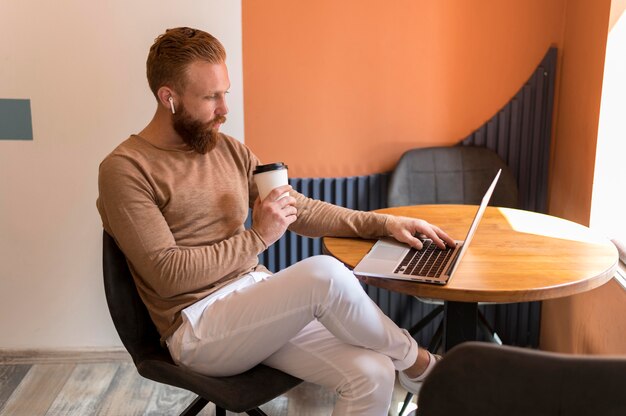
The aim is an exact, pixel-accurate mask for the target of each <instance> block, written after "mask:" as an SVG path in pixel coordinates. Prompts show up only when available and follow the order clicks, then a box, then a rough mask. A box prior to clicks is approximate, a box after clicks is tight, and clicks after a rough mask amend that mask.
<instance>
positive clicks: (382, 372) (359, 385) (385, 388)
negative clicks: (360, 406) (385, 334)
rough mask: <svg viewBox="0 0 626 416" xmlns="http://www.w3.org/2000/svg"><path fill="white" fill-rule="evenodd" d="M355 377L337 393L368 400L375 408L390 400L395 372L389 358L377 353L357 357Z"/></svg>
mask: <svg viewBox="0 0 626 416" xmlns="http://www.w3.org/2000/svg"><path fill="white" fill-rule="evenodd" d="M354 363H355V365H356V369H355V371H356V372H357V374H358V375H357V376H355V377H354V378H353V379H352V380H350V381H349V382H347V383H346V385H345V386H344V388H343V389H342V391H340V392H339V394H340V395H343V396H344V397H346V398H352V399H358V400H368V401H371V402H372V403H375V404H376V406H378V405H380V404H381V403H384V402H386V401H390V400H391V396H392V394H393V388H394V384H395V379H396V372H395V368H394V366H393V363H392V361H391V359H390V358H389V357H387V356H386V355H383V354H379V353H374V352H371V353H368V354H365V355H362V356H359V357H358V358H357V359H356V360H355V361H354Z"/></svg>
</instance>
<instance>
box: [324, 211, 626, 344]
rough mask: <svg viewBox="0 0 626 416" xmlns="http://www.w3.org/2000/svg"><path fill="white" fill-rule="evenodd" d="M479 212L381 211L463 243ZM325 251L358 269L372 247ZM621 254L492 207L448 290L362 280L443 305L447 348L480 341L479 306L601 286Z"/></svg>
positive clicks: (590, 236) (597, 239)
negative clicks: (410, 219) (425, 223)
mask: <svg viewBox="0 0 626 416" xmlns="http://www.w3.org/2000/svg"><path fill="white" fill-rule="evenodd" d="M477 209H478V207H477V206H473V205H417V206H408V207H395V208H386V209H382V210H378V211H376V212H380V213H387V214H393V215H403V216H407V217H415V218H422V219H425V220H427V221H429V222H430V223H432V224H436V225H438V226H439V227H441V228H442V229H443V230H445V231H446V232H447V233H448V234H449V235H450V236H451V237H452V238H454V239H457V240H464V239H465V235H466V234H467V230H468V229H469V227H470V224H471V222H472V219H473V218H474V215H475V213H476V211H477ZM323 244H324V250H325V251H326V252H327V253H328V254H330V255H332V256H334V257H336V258H337V259H339V260H341V261H342V262H343V263H345V264H346V265H348V266H349V267H354V266H356V264H357V263H358V262H359V261H360V260H361V258H363V256H364V255H365V254H366V253H367V252H368V251H369V250H370V249H371V247H372V245H373V244H374V241H373V240H361V239H355V238H330V237H325V238H324V239H323ZM617 264H618V254H617V249H616V248H615V246H614V245H613V244H612V243H611V242H610V241H609V240H608V239H607V238H605V237H603V236H601V235H598V234H596V233H595V232H594V231H593V230H591V229H589V228H587V227H585V226H582V225H580V224H577V223H574V222H571V221H567V220H564V219H561V218H557V217H552V216H549V215H544V214H539V213H536V212H530V211H523V210H516V209H509V208H497V207H487V210H486V211H485V214H484V216H483V218H482V221H481V223H480V225H479V227H478V230H477V232H476V234H475V235H474V239H473V240H472V242H471V245H470V246H469V248H468V250H467V253H466V254H465V256H464V257H463V259H462V261H461V264H460V265H459V267H458V269H457V271H456V273H455V274H454V275H453V276H452V278H451V279H450V281H449V282H448V284H446V285H444V286H439V285H432V284H425V283H415V282H410V281H402V280H393V279H379V278H374V277H359V278H360V279H361V280H362V281H364V282H365V283H367V284H369V285H373V286H377V287H381V288H385V289H388V290H392V291H395V292H400V293H405V294H408V295H413V296H418V297H425V298H434V299H441V300H443V301H445V314H444V333H445V334H444V349H446V350H447V349H449V348H451V347H452V346H454V345H456V344H458V343H460V342H463V341H467V340H472V339H475V338H476V314H477V303H478V302H498V303H511V302H527V301H539V300H546V299H552V298H558V297H565V296H570V295H574V294H577V293H581V292H585V291H588V290H591V289H594V288H596V287H598V286H601V285H603V284H604V283H606V282H607V281H609V280H610V279H611V278H612V277H613V275H614V274H615V270H616V268H617Z"/></svg>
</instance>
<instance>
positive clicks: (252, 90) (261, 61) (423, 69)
mask: <svg viewBox="0 0 626 416" xmlns="http://www.w3.org/2000/svg"><path fill="white" fill-rule="evenodd" d="M565 2H566V0H553V1H549V2H546V1H544V0H524V1H516V2H514V3H513V2H503V1H500V0H483V1H479V2H474V1H473V2H468V1H466V0H448V1H445V2H432V1H415V0H403V1H393V2H387V3H385V4H384V7H382V6H381V4H382V3H380V2H379V1H373V0H366V1H364V0H352V1H342V2H337V1H334V0H318V1H315V2H293V1H290V0H267V1H262V2H261V1H250V0H243V2H242V15H243V61H244V88H245V98H244V111H245V137H246V144H248V145H249V146H250V147H251V148H252V149H253V151H254V152H255V153H256V154H257V155H259V157H260V158H261V159H262V160H263V161H265V162H270V161H276V160H282V161H285V162H286V163H288V164H289V167H290V175H291V176H294V177H332V176H351V175H362V174H370V173H376V172H384V171H389V170H391V169H392V168H393V166H394V165H395V163H396V162H397V160H398V159H399V157H400V155H401V154H402V153H403V152H404V151H406V150H408V149H410V148H414V147H424V146H432V145H451V144H455V143H457V142H458V141H460V140H461V139H463V138H464V137H466V136H467V135H468V134H470V133H471V132H472V131H474V130H475V129H476V128H478V127H479V126H480V125H482V124H483V123H484V122H485V121H486V120H488V119H489V118H491V117H492V116H493V115H494V114H495V113H496V112H497V111H498V110H499V109H500V108H501V107H502V106H503V105H504V104H505V103H506V102H507V101H508V100H509V99H510V98H511V97H512V96H513V95H514V94H515V93H516V92H517V90H518V89H519V88H520V86H521V85H522V84H523V83H524V82H525V81H526V79H528V77H529V76H530V74H531V72H532V71H533V69H534V68H535V67H536V66H537V64H538V63H539V62H540V60H541V58H542V57H543V55H544V54H545V52H546V51H547V49H548V47H549V46H550V45H552V44H557V46H558V44H559V43H560V39H561V36H562V27H563V22H562V21H563V17H564V13H563V11H564V8H565Z"/></svg>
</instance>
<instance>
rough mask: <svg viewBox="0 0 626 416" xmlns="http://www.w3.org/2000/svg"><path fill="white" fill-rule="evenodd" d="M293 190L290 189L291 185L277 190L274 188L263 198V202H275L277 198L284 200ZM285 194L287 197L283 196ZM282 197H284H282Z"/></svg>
mask: <svg viewBox="0 0 626 416" xmlns="http://www.w3.org/2000/svg"><path fill="white" fill-rule="evenodd" d="M292 189H293V188H292V187H291V185H282V186H279V187H277V188H274V189H272V190H271V192H270V193H269V194H267V196H266V197H265V199H264V200H263V201H276V200H278V199H279V198H281V199H284V198H286V197H287V195H289V192H290V191H291V190H292ZM285 194H287V195H285ZM283 195H285V196H284V197H283Z"/></svg>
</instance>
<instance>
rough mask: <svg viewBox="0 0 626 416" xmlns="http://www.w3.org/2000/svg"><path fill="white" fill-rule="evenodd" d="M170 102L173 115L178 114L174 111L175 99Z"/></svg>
mask: <svg viewBox="0 0 626 416" xmlns="http://www.w3.org/2000/svg"><path fill="white" fill-rule="evenodd" d="M168 100H169V102H170V108H171V109H172V114H176V110H174V99H173V98H172V97H170V98H168Z"/></svg>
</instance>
